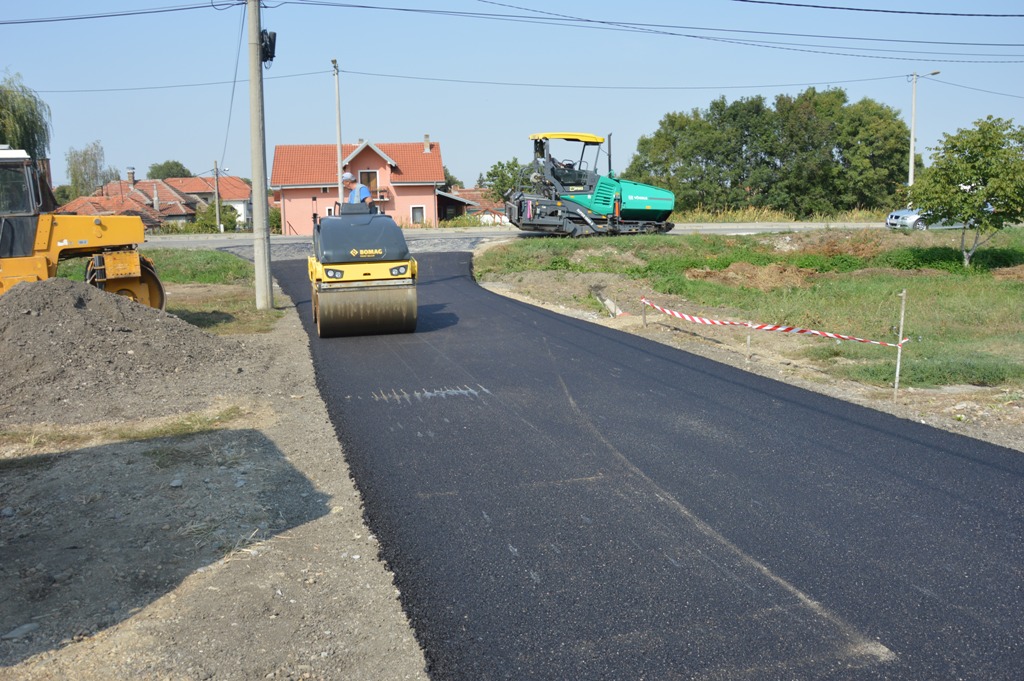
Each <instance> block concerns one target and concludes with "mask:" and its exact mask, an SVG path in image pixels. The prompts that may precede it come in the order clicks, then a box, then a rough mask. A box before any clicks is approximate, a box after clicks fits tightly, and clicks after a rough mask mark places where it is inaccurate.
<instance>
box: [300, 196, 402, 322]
mask: <svg viewBox="0 0 1024 681" xmlns="http://www.w3.org/2000/svg"><path fill="white" fill-rule="evenodd" d="M335 208H336V211H335V212H336V215H328V216H325V217H318V216H316V215H314V216H313V255H311V256H310V257H309V282H310V286H311V288H312V301H313V320H314V321H315V322H316V330H317V334H318V335H319V336H320V338H331V337H335V336H364V335H376V334H385V333H411V332H413V331H415V330H416V260H415V259H414V258H413V257H412V256H411V255H409V246H408V245H407V244H406V242H405V236H404V235H403V234H402V228H401V227H399V226H398V225H397V224H396V223H395V221H394V220H392V219H391V218H390V217H389V216H387V215H385V214H384V213H380V212H377V211H376V210H375V206H370V205H367V204H364V203H355V204H347V203H346V204H335Z"/></svg>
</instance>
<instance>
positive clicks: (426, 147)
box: [423, 135, 430, 154]
mask: <svg viewBox="0 0 1024 681" xmlns="http://www.w3.org/2000/svg"><path fill="white" fill-rule="evenodd" d="M423 153H424V154H429V153H430V135H424V136H423Z"/></svg>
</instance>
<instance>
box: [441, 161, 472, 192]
mask: <svg viewBox="0 0 1024 681" xmlns="http://www.w3.org/2000/svg"><path fill="white" fill-rule="evenodd" d="M442 168H444V187H443V191H446V192H447V191H451V190H452V187H465V186H466V185H464V184H463V183H462V180H460V179H459V178H457V177H455V176H454V175H452V174H451V172H450V171H449V170H448V166H442Z"/></svg>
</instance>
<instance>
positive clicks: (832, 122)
mask: <svg viewBox="0 0 1024 681" xmlns="http://www.w3.org/2000/svg"><path fill="white" fill-rule="evenodd" d="M909 153H910V131H909V130H908V128H907V125H906V124H905V123H904V122H903V121H902V120H901V119H900V118H899V116H898V113H897V111H896V110H895V109H893V108H891V107H889V106H885V105H883V104H879V103H878V102H875V101H873V100H871V99H868V98H865V99H862V100H860V101H858V102H856V103H853V104H851V103H849V101H848V99H847V96H846V92H845V91H844V90H842V89H839V88H833V89H829V90H825V91H821V92H819V91H818V90H816V89H815V88H809V89H807V90H805V91H803V92H801V93H800V94H798V95H796V96H792V95H778V96H777V97H775V100H774V102H772V103H769V102H768V101H767V100H766V99H765V98H764V97H762V96H755V97H749V98H743V99H738V100H736V101H733V102H728V101H726V99H725V97H720V98H718V99H716V100H714V101H713V102H711V105H710V106H709V107H708V108H707V109H703V110H702V109H694V110H692V111H690V112H689V113H684V112H674V113H668V114H666V115H665V116H664V117H663V118H662V120H661V122H660V125H659V127H658V129H657V130H656V131H655V132H654V133H653V134H652V135H649V136H644V137H641V138H640V140H639V141H638V142H637V151H636V154H635V155H634V157H633V159H632V161H631V162H630V164H629V167H628V168H627V169H626V170H625V172H623V174H622V176H623V177H624V178H626V179H630V180H634V181H637V182H644V183H646V184H654V185H658V186H662V187H666V188H668V189H670V190H671V191H673V192H674V193H675V195H676V208H677V210H690V209H693V208H697V207H702V208H704V209H707V210H713V211H717V210H721V211H725V210H730V209H739V208H747V207H759V208H770V209H774V210H779V211H783V212H786V213H790V214H792V215H796V216H798V217H807V216H810V215H814V214H815V213H820V214H831V213H836V212H840V211H845V210H852V209H857V208H866V209H874V208H882V207H886V208H888V207H892V206H895V205H897V202H898V196H899V194H898V192H899V191H900V190H901V188H902V187H903V184H904V182H905V180H906V167H907V155H908V154H909Z"/></svg>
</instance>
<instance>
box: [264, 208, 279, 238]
mask: <svg viewBox="0 0 1024 681" xmlns="http://www.w3.org/2000/svg"><path fill="white" fill-rule="evenodd" d="M267 226H268V227H269V228H270V233H271V234H280V233H281V209H280V208H278V207H277V206H271V208H270V210H268V211H267Z"/></svg>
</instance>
